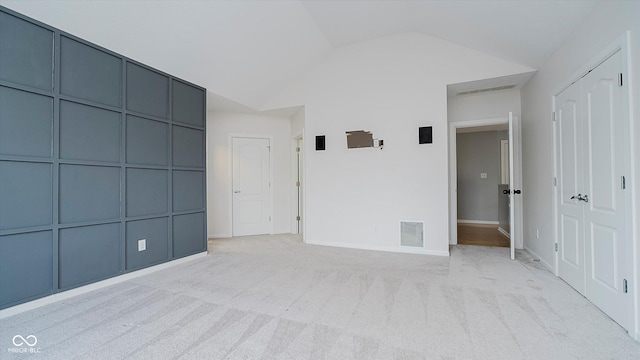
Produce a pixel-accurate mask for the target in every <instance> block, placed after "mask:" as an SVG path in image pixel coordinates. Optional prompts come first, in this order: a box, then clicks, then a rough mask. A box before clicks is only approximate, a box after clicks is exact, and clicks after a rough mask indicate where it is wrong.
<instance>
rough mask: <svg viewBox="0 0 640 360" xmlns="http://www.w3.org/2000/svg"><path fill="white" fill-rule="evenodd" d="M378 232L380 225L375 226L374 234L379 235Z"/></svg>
mask: <svg viewBox="0 0 640 360" xmlns="http://www.w3.org/2000/svg"><path fill="white" fill-rule="evenodd" d="M378 230H380V227H379V226H378V225H373V232H374V233H377V232H378Z"/></svg>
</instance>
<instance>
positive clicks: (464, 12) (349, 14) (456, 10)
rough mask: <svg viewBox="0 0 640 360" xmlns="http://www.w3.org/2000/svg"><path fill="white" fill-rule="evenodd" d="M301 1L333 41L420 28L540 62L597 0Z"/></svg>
mask: <svg viewBox="0 0 640 360" xmlns="http://www.w3.org/2000/svg"><path fill="white" fill-rule="evenodd" d="M302 3H303V5H304V7H305V8H306V9H307V11H308V12H309V14H311V17H312V18H313V19H314V20H315V21H316V23H317V24H318V27H320V30H321V31H322V33H323V34H324V35H325V36H326V38H327V39H328V40H329V42H330V43H331V44H332V45H333V46H344V45H348V44H352V43H356V42H360V41H366V40H370V39H373V38H376V37H380V36H386V35H393V34H397V33H402V32H407V31H417V32H421V33H424V34H427V35H431V36H435V37H439V38H441V39H444V40H447V41H450V42H453V43H456V44H458V45H462V46H465V47H468V48H472V49H475V50H479V51H482V52H484V53H487V54H490V55H494V56H496V57H498V58H502V59H504V60H508V61H511V62H515V63H518V64H522V65H526V66H529V67H532V68H539V67H540V66H541V65H542V64H543V63H544V61H545V60H546V59H547V58H548V57H549V56H550V55H551V54H552V53H553V51H554V50H555V49H557V48H558V47H559V46H560V45H561V44H562V42H564V40H565V39H566V38H567V37H568V36H569V35H570V34H571V32H572V31H573V30H574V29H575V28H576V27H577V26H578V24H580V22H581V21H582V20H583V19H584V18H585V16H586V15H587V14H588V13H589V12H590V11H591V10H592V9H593V7H594V6H595V3H596V1H587V0H580V1H577V0H569V1H567V0H533V1H532V0H520V1H506V0H500V1H496V0H476V1H472V0H467V1H464V0H459V1H452V0H428V1H425V0H421V1H416V0H411V1H406V0H386V1H376V0H367V1H333V0H331V1H314V0H303V2H302Z"/></svg>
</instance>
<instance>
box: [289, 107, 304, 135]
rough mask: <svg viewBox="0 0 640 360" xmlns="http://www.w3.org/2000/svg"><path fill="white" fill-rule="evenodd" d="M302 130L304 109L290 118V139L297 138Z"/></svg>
mask: <svg viewBox="0 0 640 360" xmlns="http://www.w3.org/2000/svg"><path fill="white" fill-rule="evenodd" d="M303 129H304V107H303V108H302V109H300V110H298V112H296V113H295V114H293V115H292V116H291V137H292V138H293V137H294V136H298V135H300V134H301V133H302V130H303Z"/></svg>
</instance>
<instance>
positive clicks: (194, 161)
mask: <svg viewBox="0 0 640 360" xmlns="http://www.w3.org/2000/svg"><path fill="white" fill-rule="evenodd" d="M203 150H204V131H202V130H194V129H189V128H185V127H182V126H173V165H174V166H186V167H203V165H204V161H203V159H204V154H203Z"/></svg>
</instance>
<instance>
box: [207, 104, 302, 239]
mask: <svg viewBox="0 0 640 360" xmlns="http://www.w3.org/2000/svg"><path fill="white" fill-rule="evenodd" d="M290 133H291V123H290V120H289V118H287V117H271V116H262V115H249V114H239V113H219V112H209V113H208V114H207V229H208V232H209V234H208V236H209V237H227V236H230V235H231V223H230V222H231V219H230V211H231V202H230V201H231V198H230V196H229V195H230V194H231V187H230V186H231V185H230V181H231V175H230V171H231V166H230V162H231V149H230V144H229V136H230V135H264V136H266V137H269V136H270V137H271V140H272V142H271V156H272V160H273V164H272V169H273V174H272V179H273V182H272V184H271V185H272V187H273V196H274V198H273V199H272V201H273V209H274V210H273V215H272V216H273V222H274V233H276V234H278V233H290V232H291V220H290V217H291V188H290V186H291V183H290V176H291V140H290V139H291V135H290Z"/></svg>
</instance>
